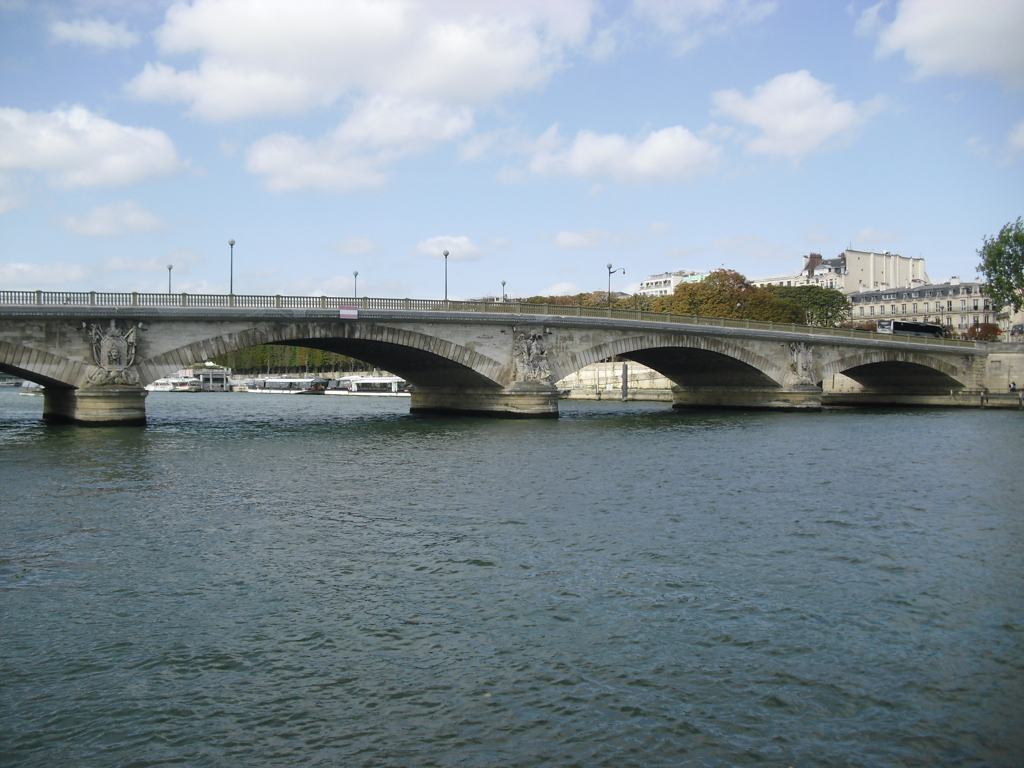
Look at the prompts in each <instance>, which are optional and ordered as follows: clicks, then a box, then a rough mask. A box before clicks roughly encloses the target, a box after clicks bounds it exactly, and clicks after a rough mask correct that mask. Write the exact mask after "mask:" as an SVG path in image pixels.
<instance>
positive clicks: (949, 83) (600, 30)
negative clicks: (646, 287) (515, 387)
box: [0, 0, 1024, 298]
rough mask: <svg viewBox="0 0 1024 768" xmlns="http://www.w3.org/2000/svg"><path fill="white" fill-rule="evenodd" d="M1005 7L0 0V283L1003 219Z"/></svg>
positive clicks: (806, 236) (379, 281) (466, 284)
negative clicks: (169, 267)
mask: <svg viewBox="0 0 1024 768" xmlns="http://www.w3.org/2000/svg"><path fill="white" fill-rule="evenodd" d="M1022 39H1024V2H1020V0H972V1H971V2H963V1H962V0H889V1H888V2H880V3H875V2H856V1H855V2H850V3H840V2H817V1H812V0H806V1H799V2H798V1H795V0H794V1H787V0H689V1H688V2H670V1H669V0H634V1H633V2H599V1H598V0H559V2H550V1H549V0H501V1H495V2H486V1H483V0H476V1H474V2H469V1H466V0H430V1H429V2H422V3H416V2H408V1H406V0H374V1H372V2H370V1H366V0H364V1H363V2H357V1H355V0H353V1H352V2H325V1H322V0H305V1H304V2H301V3H298V2H284V1H283V0H194V1H193V2H177V3H157V2H151V3H146V2H140V1H139V0H132V1H131V2H128V1H127V0H110V1H109V2H103V1H101V0H85V1H83V2H78V3H75V2H67V3H58V2H51V3H47V2H28V1H27V0H26V1H25V2H19V1H18V0H0V289H37V288H38V289H44V290H138V291H166V290H167V265H168V264H173V265H174V270H173V289H174V291H175V292H179V291H188V292H193V293H198V292H226V291H227V288H228V281H229V268H228V262H229V259H228V256H229V249H228V245H227V241H228V239H229V238H234V239H235V240H236V241H237V244H236V245H235V254H234V255H235V259H234V261H235V271H234V285H235V291H236V293H282V294H294V295H320V294H327V295H349V294H351V292H352V290H353V277H352V273H353V271H355V270H358V272H359V282H358V290H359V294H360V295H369V296H393V297H405V296H408V297H415V298H440V297H441V295H442V294H443V291H444V271H443V269H444V265H443V261H442V259H441V251H442V250H444V249H447V250H448V251H449V252H450V256H449V260H448V261H449V263H448V271H449V296H450V297H451V298H475V297H481V296H484V295H494V294H496V293H498V292H500V290H501V281H502V280H505V281H506V282H507V284H508V287H507V291H508V292H509V294H510V295H512V296H529V295H534V294H538V293H575V292H577V291H581V290H594V289H598V288H601V287H602V286H604V285H605V284H606V280H607V272H606V269H605V264H607V263H609V262H611V263H612V264H614V265H615V266H616V267H623V268H625V270H626V272H625V275H622V274H617V275H616V276H615V278H614V280H613V288H616V289H619V290H631V289H634V288H635V287H636V285H637V283H638V282H639V281H640V280H641V279H643V278H644V277H646V276H647V275H649V274H653V273H658V272H663V271H670V270H677V269H693V270H701V271H704V270H710V269H715V268H718V267H720V266H722V265H724V266H726V267H728V268H732V269H736V270H738V271H740V272H742V273H744V274H746V275H747V276H749V277H752V278H756V277H766V276H770V275H776V274H785V273H788V272H792V271H795V270H796V269H797V268H798V267H799V265H800V263H801V262H800V257H801V256H802V255H804V254H806V253H808V252H811V251H816V252H820V253H822V254H824V255H825V256H826V257H830V256H834V255H836V254H838V253H839V252H841V251H842V250H843V249H844V248H846V247H847V246H850V245H852V246H853V247H854V248H861V249H875V250H890V251H895V252H899V253H902V254H904V255H914V256H918V255H920V256H924V257H925V258H926V259H927V267H928V272H929V275H930V276H931V277H932V279H933V280H936V281H942V280H945V279H947V278H948V277H950V276H951V275H958V276H960V277H963V278H972V277H973V276H974V274H975V266H976V264H977V261H978V258H977V255H976V250H977V248H978V247H980V245H981V241H982V238H983V236H985V235H992V234H994V233H996V232H997V231H998V230H999V228H1000V227H1001V226H1002V225H1003V224H1005V223H1006V222H1008V221H1011V220H1014V219H1016V218H1017V217H1018V216H1020V215H1022V214H1024V184H1022V181H1024V45H1021V42H1020V41H1021V40H1022Z"/></svg>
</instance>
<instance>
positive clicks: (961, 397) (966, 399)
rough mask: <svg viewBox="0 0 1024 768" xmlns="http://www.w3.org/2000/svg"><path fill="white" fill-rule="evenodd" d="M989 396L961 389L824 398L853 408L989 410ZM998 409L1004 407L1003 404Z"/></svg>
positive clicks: (828, 395) (827, 402)
mask: <svg viewBox="0 0 1024 768" xmlns="http://www.w3.org/2000/svg"><path fill="white" fill-rule="evenodd" d="M989 399H990V398H989V396H988V393H987V392H985V391H984V390H968V389H959V390H951V391H949V392H944V393H938V392H926V393H916V394H915V393H907V392H885V391H878V392H872V391H870V390H864V391H861V392H826V393H825V394H824V395H823V396H822V400H823V401H824V403H825V405H853V406H858V405H859V406H865V407H872V406H907V407H931V408H935V407H938V408H985V407H987V406H988V405H989ZM996 407H1004V406H1003V405H1002V403H1001V402H1000V403H999V404H998V405H997V406H996Z"/></svg>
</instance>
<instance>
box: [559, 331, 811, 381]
mask: <svg viewBox="0 0 1024 768" xmlns="http://www.w3.org/2000/svg"><path fill="white" fill-rule="evenodd" d="M613 356H619V357H624V358H626V359H627V360H633V361H635V362H637V363H640V364H641V365H645V366H647V367H648V368H652V369H654V370H656V371H658V372H659V373H661V374H662V375H664V376H665V377H667V378H669V379H671V380H672V381H674V382H676V383H677V384H679V385H680V386H682V387H687V388H698V387H782V386H784V382H785V380H786V377H787V375H789V374H791V373H792V369H790V368H787V367H783V366H781V365H779V363H778V362H777V361H776V360H773V359H772V358H770V357H768V356H766V355H763V354H761V353H759V352H758V351H756V350H755V349H752V348H751V347H749V346H746V345H743V344H741V343H737V342H736V341H734V340H732V339H726V338H719V337H707V336H691V335H687V334H680V333H671V334H669V333H648V334H643V335H640V336H628V337H624V338H621V339H617V340H615V341H609V342H604V343H601V344H595V345H594V346H592V347H590V348H588V349H585V350H583V351H581V352H578V353H576V354H572V355H568V356H565V357H564V358H562V360H561V361H560V362H559V363H557V364H556V365H554V366H553V368H552V378H553V379H554V380H556V381H557V380H560V379H562V378H564V377H565V376H568V375H569V374H571V373H573V372H575V371H578V370H579V369H580V368H583V367H585V366H587V365H591V364H592V363H597V362H600V361H601V360H607V359H608V358H610V357H613ZM786 359H788V355H787V357H786Z"/></svg>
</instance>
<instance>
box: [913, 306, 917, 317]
mask: <svg viewBox="0 0 1024 768" xmlns="http://www.w3.org/2000/svg"><path fill="white" fill-rule="evenodd" d="M914 314H915V315H916V314H917V304H915V305H914Z"/></svg>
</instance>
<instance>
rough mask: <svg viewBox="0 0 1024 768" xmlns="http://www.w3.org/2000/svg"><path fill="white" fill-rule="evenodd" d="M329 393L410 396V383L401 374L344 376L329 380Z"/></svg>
mask: <svg viewBox="0 0 1024 768" xmlns="http://www.w3.org/2000/svg"><path fill="white" fill-rule="evenodd" d="M327 394H328V395H373V396H377V397H409V384H408V382H406V380H405V379H403V378H401V377H400V376H342V377H341V378H339V379H331V381H330V382H328V385H327Z"/></svg>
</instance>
